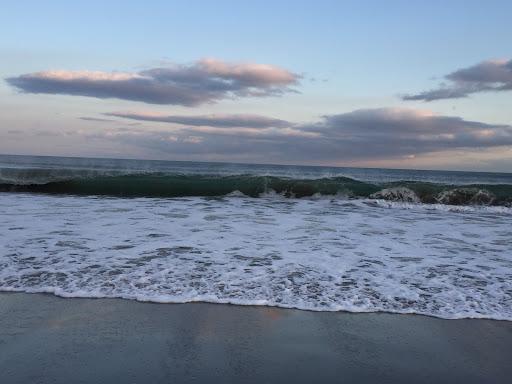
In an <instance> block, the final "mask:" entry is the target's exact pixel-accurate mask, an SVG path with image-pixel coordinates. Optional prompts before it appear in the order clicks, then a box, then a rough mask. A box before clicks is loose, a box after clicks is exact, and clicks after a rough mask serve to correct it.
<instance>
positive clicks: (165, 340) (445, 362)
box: [0, 293, 512, 384]
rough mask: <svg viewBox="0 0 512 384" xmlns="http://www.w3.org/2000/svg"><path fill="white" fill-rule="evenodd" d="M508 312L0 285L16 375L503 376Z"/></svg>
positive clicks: (390, 379)
mask: <svg viewBox="0 0 512 384" xmlns="http://www.w3.org/2000/svg"><path fill="white" fill-rule="evenodd" d="M510 356H512V323H511V322H506V321H494V320H442V319H437V318H432V317H426V316H417V315H394V314H385V313H377V314H375V313H373V314H353V313H341V312H338V313H326V312H323V313H320V312H308V311H299V310H287V309H279V308H270V307H244V306H233V305H221V304H204V303H193V304H153V303H140V302H135V301H129V300H119V299H76V298H73V299H63V298H58V297H54V296H52V295H46V294H23V293H2V294H0V372H2V380H1V382H2V383H3V384H14V383H114V382H117V383H182V382H185V383H188V382H190V383H192V382H193V383H202V382H205V383H206V382H208V383H212V382H219V383H220V382H222V383H231V382H244V383H280V382H285V381H288V382H293V383H311V382H354V383H355V382H358V383H374V382H379V383H412V382H415V383H432V382H436V383H454V382H464V383H507V382H509V380H510V377H511V375H512V365H510Z"/></svg>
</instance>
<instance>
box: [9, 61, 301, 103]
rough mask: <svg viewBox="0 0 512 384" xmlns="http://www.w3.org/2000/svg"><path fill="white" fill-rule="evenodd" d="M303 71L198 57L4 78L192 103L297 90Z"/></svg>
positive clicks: (47, 89)
mask: <svg viewBox="0 0 512 384" xmlns="http://www.w3.org/2000/svg"><path fill="white" fill-rule="evenodd" d="M300 78H301V76H300V75H298V74H295V73H292V72H290V71H288V70H285V69H283V68H279V67H276V66H273V65H267V64H254V63H238V64H237V63H235V64H233V63H226V62H223V61H220V60H217V59H202V60H199V61H197V62H195V63H192V64H190V65H173V66H168V67H162V68H151V69H147V70H143V71H139V72H136V73H124V72H93V71H43V72H35V73H29V74H24V75H20V76H16V77H10V78H7V79H6V81H7V83H8V84H10V85H11V86H13V87H15V88H17V89H19V90H21V91H23V92H27V93H45V94H63V95H74V96H89V97H96V98H100V99H108V98H116V99H123V100H132V101H141V102H144V103H149V104H172V105H184V106H196V105H200V104H204V103H211V102H216V101H218V100H221V99H225V98H238V97H261V96H279V95H282V94H283V93H286V92H295V91H294V90H293V89H292V88H291V87H292V86H294V85H298V83H299V80H300Z"/></svg>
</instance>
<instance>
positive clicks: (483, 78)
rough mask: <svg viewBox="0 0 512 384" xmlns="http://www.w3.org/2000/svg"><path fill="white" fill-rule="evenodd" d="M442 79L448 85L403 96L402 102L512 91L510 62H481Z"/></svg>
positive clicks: (511, 63) (511, 61) (511, 62)
mask: <svg viewBox="0 0 512 384" xmlns="http://www.w3.org/2000/svg"><path fill="white" fill-rule="evenodd" d="M444 78H445V79H446V80H447V81H448V84H443V85H441V86H440V87H439V88H437V89H433V90H430V91H425V92H421V93H418V94H413V95H405V96H404V97H403V100H423V101H433V100H441V99H457V98H463V97H468V96H469V95H470V94H473V93H478V92H500V91H510V90H512V60H508V61H507V60H489V61H483V62H481V63H478V64H476V65H473V66H471V67H468V68H462V69H459V70H457V71H455V72H452V73H450V74H448V75H446V76H444Z"/></svg>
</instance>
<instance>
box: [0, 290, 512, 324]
mask: <svg viewBox="0 0 512 384" xmlns="http://www.w3.org/2000/svg"><path fill="white" fill-rule="evenodd" d="M4 294H5V295H9V294H23V295H43V296H47V295H48V296H53V297H55V298H57V299H62V300H107V301H108V300H126V301H133V302H136V303H142V304H158V305H194V304H198V305H200V304H205V305H226V306H234V307H248V308H268V309H282V310H285V311H301V312H311V313H340V314H347V315H349V314H353V315H372V314H374V315H379V314H383V315H400V316H421V317H427V318H432V319H437V320H448V321H453V320H488V321H500V322H505V323H511V324H512V319H505V318H499V319H498V318H492V317H442V316H436V315H431V314H426V313H417V312H392V311H384V310H368V311H363V310H361V311H350V310H345V309H339V310H336V309H332V310H330V309H324V310H320V309H311V308H300V307H291V306H289V307H288V306H284V305H275V304H253V303H247V304H245V303H237V302H229V301H225V302H224V301H207V300H197V301H195V300H193V301H163V300H162V301H158V300H151V299H147V300H146V299H138V298H131V297H122V296H116V297H109V296H96V297H93V296H65V295H59V294H57V293H54V292H27V291H24V290H0V296H1V295H4Z"/></svg>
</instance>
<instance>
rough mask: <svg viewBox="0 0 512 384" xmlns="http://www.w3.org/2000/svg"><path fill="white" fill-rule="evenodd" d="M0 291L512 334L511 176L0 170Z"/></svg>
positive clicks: (69, 163) (174, 168) (137, 166)
mask: <svg viewBox="0 0 512 384" xmlns="http://www.w3.org/2000/svg"><path fill="white" fill-rule="evenodd" d="M0 215H1V216H0V217H1V219H0V290H1V291H18V292H46V293H52V294H55V295H58V296H62V297H91V298H94V297H112V298H114V297H116V298H125V299H134V300H140V301H150V302H159V303H184V302H194V301H202V302H212V303H230V304H237V305H267V306H278V307H285V308H298V309H304V310H312V311H350V312H381V311H383V312H392V313H415V314H423V315H429V316H435V317H441V318H447V319H456V318H489V319H500V320H509V321H511V320H512V174H510V173H484V172H448V171H417V170H391V169H361V168H336V167H307V166H281V165H247V164H227V163H199V162H171V161H143V160H118V159H86V158H60V157H33V156H10V155H0Z"/></svg>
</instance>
